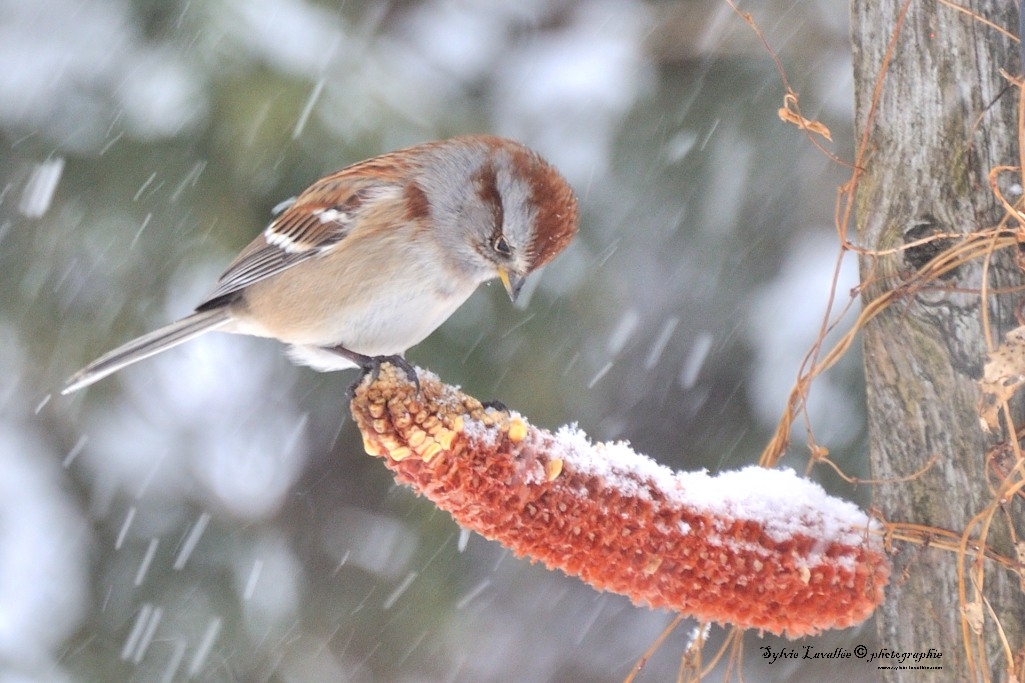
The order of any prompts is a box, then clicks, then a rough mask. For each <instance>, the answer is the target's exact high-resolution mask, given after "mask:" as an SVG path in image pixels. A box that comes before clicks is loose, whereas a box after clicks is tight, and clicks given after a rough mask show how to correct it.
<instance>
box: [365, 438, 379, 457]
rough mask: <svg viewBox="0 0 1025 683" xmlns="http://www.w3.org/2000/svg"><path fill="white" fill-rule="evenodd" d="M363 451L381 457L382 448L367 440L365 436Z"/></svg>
mask: <svg viewBox="0 0 1025 683" xmlns="http://www.w3.org/2000/svg"><path fill="white" fill-rule="evenodd" d="M363 450H365V451H366V452H367V455H374V456H380V455H381V448H380V447H379V446H378V445H377V444H376V443H373V442H372V441H370V440H369V439H367V437H366V435H364V436H363Z"/></svg>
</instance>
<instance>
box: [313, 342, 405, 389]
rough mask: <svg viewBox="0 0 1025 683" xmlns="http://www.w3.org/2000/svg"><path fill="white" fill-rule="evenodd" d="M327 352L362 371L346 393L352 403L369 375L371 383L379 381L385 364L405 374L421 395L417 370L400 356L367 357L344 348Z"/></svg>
mask: <svg viewBox="0 0 1025 683" xmlns="http://www.w3.org/2000/svg"><path fill="white" fill-rule="evenodd" d="M327 350H328V351H331V352H332V353H336V354H338V355H339V356H341V357H343V358H345V359H346V360H350V361H352V362H353V363H354V364H355V365H356V366H357V367H358V368H359V369H360V370H361V372H360V375H359V377H358V378H357V379H356V381H355V382H353V383H352V384H351V385H350V386H349V389H348V390H347V391H346V392H345V393H346V394H347V395H348V397H349V400H350V401H351V400H352V398H353V397H354V396H355V395H356V387H358V386H359V385H360V384H361V383H362V382H363V380H364V379H365V378H366V376H367V375H370V381H371V382H374V381H375V380H377V377H378V375H380V374H381V365H382V364H384V363H389V364H391V365H394V366H395V367H397V368H399V369H400V370H402V371H403V372H405V373H406V377H407V378H409V381H410V382H412V383H413V384H414V385H415V386H416V393H418V394H419V393H420V378H419V377H417V375H416V368H414V367H413V366H412V365H410V364H409V361H407V360H406V359H405V358H403V357H402V356H400V355H398V354H395V355H392V356H367V355H365V354H362V353H356V352H355V351H350V350H349V349H347V348H345V347H344V346H331V347H327Z"/></svg>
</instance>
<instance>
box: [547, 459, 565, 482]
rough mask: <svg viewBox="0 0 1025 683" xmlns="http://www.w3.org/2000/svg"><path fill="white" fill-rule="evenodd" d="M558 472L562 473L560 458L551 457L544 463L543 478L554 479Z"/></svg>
mask: <svg viewBox="0 0 1025 683" xmlns="http://www.w3.org/2000/svg"><path fill="white" fill-rule="evenodd" d="M560 474H562V458H552V459H551V460H549V461H548V462H546V463H545V478H546V479H547V480H548V481H555V479H556V477H558V476H559V475H560Z"/></svg>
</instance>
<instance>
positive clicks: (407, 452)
mask: <svg viewBox="0 0 1025 683" xmlns="http://www.w3.org/2000/svg"><path fill="white" fill-rule="evenodd" d="M411 455H413V451H412V449H409V448H406V447H405V446H399V447H398V448H393V449H391V450H390V451H388V457H389V458H391V459H392V460H405V459H406V458H408V457H409V456H411Z"/></svg>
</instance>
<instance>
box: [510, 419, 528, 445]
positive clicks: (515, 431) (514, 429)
mask: <svg viewBox="0 0 1025 683" xmlns="http://www.w3.org/2000/svg"><path fill="white" fill-rule="evenodd" d="M525 438H527V425H526V423H524V422H523V420H521V419H519V418H518V417H514V418H513V419H512V421H510V422H509V440H510V441H512V442H513V443H519V442H521V441H523V440H524V439H525Z"/></svg>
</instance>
